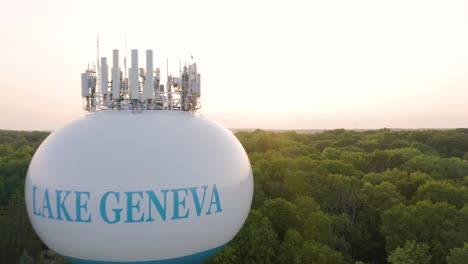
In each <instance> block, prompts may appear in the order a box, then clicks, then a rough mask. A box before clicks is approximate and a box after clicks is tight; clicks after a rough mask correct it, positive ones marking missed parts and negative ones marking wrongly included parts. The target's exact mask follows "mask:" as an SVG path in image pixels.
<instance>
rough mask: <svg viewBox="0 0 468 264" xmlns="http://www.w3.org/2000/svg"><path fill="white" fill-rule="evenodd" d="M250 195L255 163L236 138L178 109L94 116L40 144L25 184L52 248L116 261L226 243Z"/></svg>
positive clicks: (33, 214) (31, 211)
mask: <svg viewBox="0 0 468 264" xmlns="http://www.w3.org/2000/svg"><path fill="white" fill-rule="evenodd" d="M91 132H92V133H91ZM46 193H47V194H46ZM67 193H68V195H67ZM151 193H153V194H154V195H155V196H153V198H154V199H156V198H157V199H158V200H159V202H161V204H162V205H164V199H163V197H164V196H166V199H167V200H166V203H165V210H161V211H158V207H157V203H156V200H154V199H153V200H152V198H151V197H152V196H151ZM215 193H216V194H215ZM252 193H253V177H252V171H251V167H250V164H249V160H248V157H247V155H246V153H245V151H244V149H243V148H242V146H241V144H240V143H239V141H238V140H237V139H236V138H235V137H234V135H233V134H232V133H231V132H230V131H228V130H227V129H225V128H223V127H222V126H220V125H218V124H217V123H215V122H213V121H210V120H208V119H206V118H204V117H203V116H200V115H198V114H194V113H192V112H182V111H181V112H175V111H146V112H142V113H138V114H134V113H131V112H127V111H98V112H96V113H94V114H93V115H88V116H85V117H83V118H81V119H79V120H77V121H75V122H72V123H70V124H68V125H67V126H65V127H64V128H62V129H59V130H57V131H55V132H53V133H52V134H51V135H50V136H49V137H48V138H47V139H46V140H45V141H44V142H43V143H42V145H41V146H40V147H39V149H38V150H37V152H36V153H35V155H34V157H33V159H32V161H31V164H30V167H29V171H28V174H27V177H26V184H25V199H26V205H27V210H28V215H29V217H30V219H31V222H32V225H33V227H34V229H35V230H36V232H37V234H38V235H39V237H40V238H41V239H42V241H44V243H45V244H46V245H47V246H48V247H50V248H51V249H53V250H54V251H56V252H58V253H59V254H62V255H64V256H68V257H72V258H79V259H85V260H93V261H115V262H125V261H129V262H130V261H149V260H151V261H154V260H162V259H173V258H177V257H181V256H188V255H192V254H197V253H199V252H204V251H206V250H210V249H213V248H217V247H219V246H222V245H224V244H226V243H227V242H229V241H230V240H231V239H232V238H233V237H234V235H235V234H236V233H237V232H238V230H239V229H240V228H241V226H242V225H243V223H244V221H245V219H246V217H247V214H248V212H249V209H250V205H251V201H252ZM117 197H118V198H117ZM155 197H156V198H155ZM160 209H161V208H160ZM161 212H164V214H161ZM163 215H164V216H165V219H163ZM129 219H130V220H129ZM140 220H141V222H140ZM93 263H94V262H93Z"/></svg>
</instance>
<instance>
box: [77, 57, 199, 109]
mask: <svg viewBox="0 0 468 264" xmlns="http://www.w3.org/2000/svg"><path fill="white" fill-rule="evenodd" d="M98 58H99V54H98ZM125 64H126V60H125ZM124 67H125V71H126V72H127V69H126V65H124ZM110 73H111V74H110V76H109V68H108V64H107V58H106V57H101V58H100V60H98V70H97V72H96V70H95V69H90V68H89V66H88V69H87V70H86V71H85V72H84V73H82V74H81V95H82V97H83V109H84V110H85V111H87V112H95V111H100V110H130V111H135V112H141V111H143V110H171V111H192V112H195V111H198V110H199V109H200V108H201V105H200V74H199V73H198V72H197V64H196V63H191V64H188V65H187V64H186V65H185V66H184V67H183V68H182V67H181V69H180V75H179V76H178V77H176V76H172V75H169V74H167V78H166V79H167V80H166V85H164V84H162V81H161V74H160V69H159V68H156V69H154V67H153V51H152V50H146V69H145V68H139V65H138V50H136V49H134V50H131V66H130V68H128V73H129V74H128V77H127V76H126V74H125V76H124V75H123V73H122V70H121V68H120V65H119V51H118V50H113V52H112V68H111V70H110Z"/></svg>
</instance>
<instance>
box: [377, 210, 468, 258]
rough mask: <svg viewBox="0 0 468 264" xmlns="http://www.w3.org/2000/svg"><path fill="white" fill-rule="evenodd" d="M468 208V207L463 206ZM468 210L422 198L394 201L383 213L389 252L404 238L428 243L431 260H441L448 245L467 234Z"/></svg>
mask: <svg viewBox="0 0 468 264" xmlns="http://www.w3.org/2000/svg"><path fill="white" fill-rule="evenodd" d="M466 211H468V210H466ZM467 222H468V212H465V211H464V210H457V209H456V208H455V206H453V205H449V204H447V203H435V204H433V203H431V202H429V201H421V202H418V203H417V204H415V205H409V206H405V205H403V204H399V205H396V206H394V207H392V208H390V209H389V210H387V211H385V212H384V213H383V216H382V227H381V230H382V233H383V234H384V236H385V239H386V241H387V251H388V252H391V251H393V250H394V249H395V248H397V247H398V246H400V245H403V244H404V243H405V242H406V241H407V240H414V241H416V242H417V243H427V244H428V245H429V247H430V254H431V256H432V263H443V262H444V261H445V257H446V256H447V254H448V251H449V249H451V248H454V247H456V246H458V245H460V244H462V243H463V241H464V240H465V239H466V238H467V237H468V228H467V224H466V223H467Z"/></svg>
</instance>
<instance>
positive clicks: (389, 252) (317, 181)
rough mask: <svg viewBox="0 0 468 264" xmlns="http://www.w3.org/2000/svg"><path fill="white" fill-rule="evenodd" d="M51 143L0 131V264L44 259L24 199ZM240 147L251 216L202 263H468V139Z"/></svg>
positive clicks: (390, 137) (412, 135)
mask: <svg viewBox="0 0 468 264" xmlns="http://www.w3.org/2000/svg"><path fill="white" fill-rule="evenodd" d="M47 135H48V133H45V132H15V131H0V226H1V228H0V238H1V239H0V243H1V248H2V251H0V263H19V262H21V263H43V262H44V259H45V258H47V254H44V252H45V251H44V250H45V249H46V248H45V246H44V245H43V244H42V243H41V242H40V240H39V239H38V238H37V236H36V235H35V233H34V231H33V230H32V228H31V225H30V223H29V221H28V218H27V215H26V210H25V206H24V198H23V192H24V191H23V188H24V177H25V175H26V171H27V168H28V164H29V162H30V160H31V157H32V155H33V154H34V152H35V150H36V149H37V147H38V146H39V144H40V143H41V142H42V141H43V140H44V139H45V138H46V137H47ZM236 136H237V137H238V139H239V140H240V142H241V143H242V145H243V146H244V148H245V150H246V151H247V153H248V155H249V158H250V161H251V164H252V169H253V174H254V181H255V184H254V188H255V189H254V197H253V203H252V209H251V211H250V214H249V217H248V219H247V221H246V223H245V225H244V227H243V228H242V230H241V231H240V232H239V233H238V235H237V236H236V237H235V238H234V239H233V241H231V242H230V243H229V244H228V245H226V246H225V247H224V249H223V250H222V251H220V252H219V253H218V254H216V255H214V256H213V257H211V258H210V259H209V260H208V261H207V262H208V263H318V264H321V263H338V264H339V263H392V264H396V263H401V264H402V263H405V264H406V263H408V264H409V263H418V264H424V263H449V264H466V263H468V206H467V204H468V129H457V130H413V131H391V130H389V129H381V130H374V131H364V132H356V131H349V130H342V129H340V130H330V131H325V132H321V133H315V134H298V133H295V132H282V133H275V132H268V131H263V130H256V131H254V132H238V133H236ZM61 262H62V260H59V259H57V258H56V259H55V263H61Z"/></svg>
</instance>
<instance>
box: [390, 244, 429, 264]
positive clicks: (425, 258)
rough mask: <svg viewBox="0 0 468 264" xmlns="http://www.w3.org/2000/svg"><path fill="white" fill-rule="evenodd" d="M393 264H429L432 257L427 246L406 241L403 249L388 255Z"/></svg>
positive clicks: (400, 248) (399, 248)
mask: <svg viewBox="0 0 468 264" xmlns="http://www.w3.org/2000/svg"><path fill="white" fill-rule="evenodd" d="M388 262H389V263H391V264H429V263H431V256H430V254H429V246H428V245H427V244H424V243H422V244H418V243H416V242H415V241H406V243H405V244H404V245H403V246H402V247H397V248H396V249H395V250H393V251H392V252H390V254H389V255H388Z"/></svg>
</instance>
